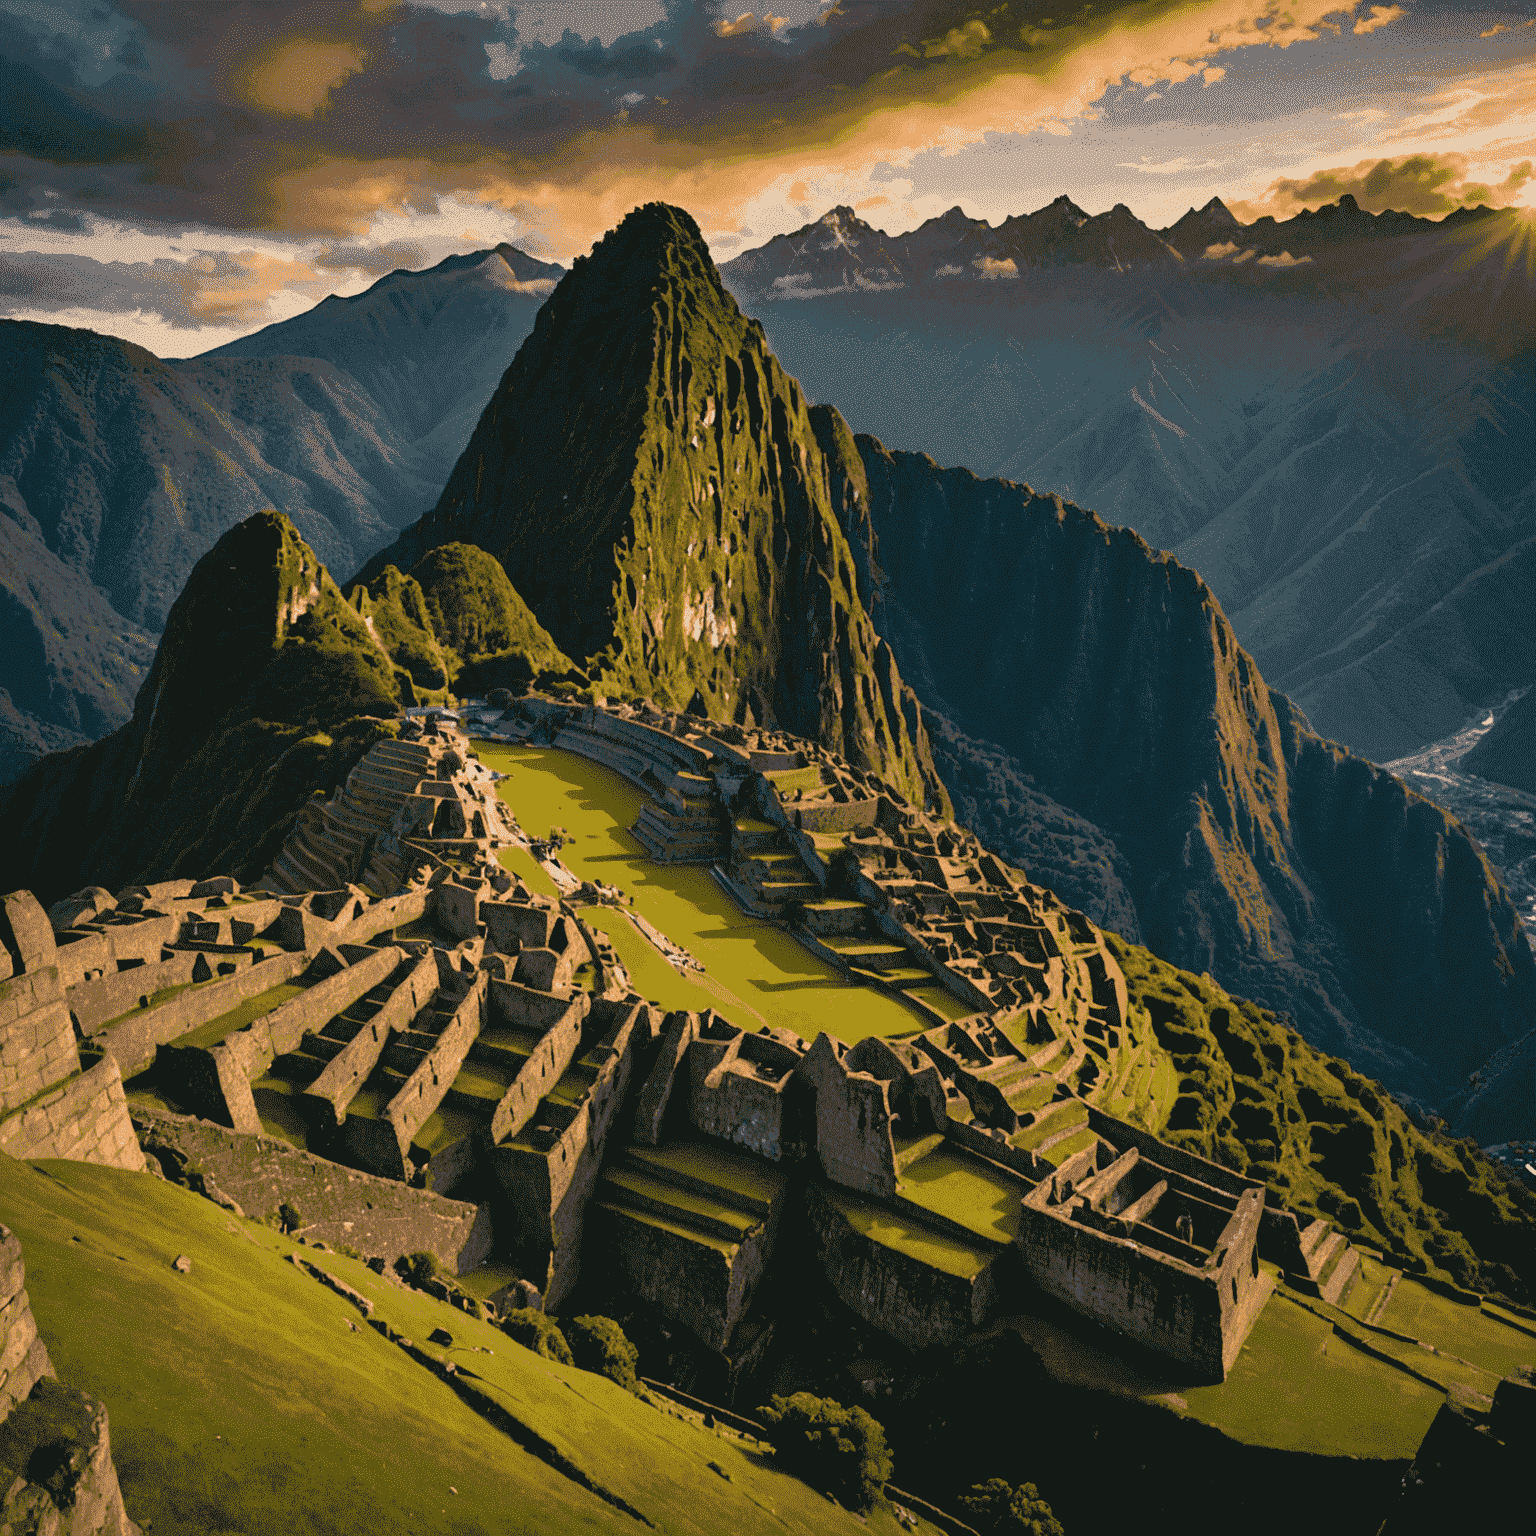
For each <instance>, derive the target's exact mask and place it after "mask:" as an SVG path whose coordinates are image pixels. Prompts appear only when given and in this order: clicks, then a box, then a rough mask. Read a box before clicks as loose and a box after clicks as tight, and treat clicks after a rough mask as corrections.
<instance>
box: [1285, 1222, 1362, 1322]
mask: <svg viewBox="0 0 1536 1536" xmlns="http://www.w3.org/2000/svg"><path fill="white" fill-rule="evenodd" d="M1301 1257H1302V1261H1303V1262H1304V1263H1305V1264H1306V1271H1305V1273H1303V1274H1298V1273H1295V1272H1292V1273H1289V1274H1287V1275H1286V1282H1287V1283H1288V1284H1289V1285H1292V1286H1294V1287H1295V1288H1296V1289H1297V1290H1298V1291H1302V1292H1305V1293H1306V1294H1307V1295H1308V1296H1316V1297H1318V1298H1319V1299H1320V1300H1322V1301H1326V1302H1327V1303H1328V1304H1329V1305H1330V1306H1334V1307H1337V1306H1342V1305H1343V1303H1344V1298H1345V1296H1347V1295H1348V1294H1349V1289H1350V1287H1351V1286H1352V1285H1353V1284H1354V1281H1355V1277H1356V1275H1358V1274H1359V1272H1360V1255H1359V1254H1358V1253H1357V1252H1356V1251H1355V1249H1354V1247H1353V1246H1352V1245H1351V1243H1350V1241H1349V1239H1348V1238H1347V1237H1345V1236H1344V1234H1343V1233H1342V1232H1339V1231H1336V1230H1335V1229H1334V1226H1333V1223H1332V1222H1329V1221H1322V1220H1318V1221H1312V1222H1309V1223H1308V1224H1307V1225H1306V1226H1305V1227H1303V1228H1302V1232H1301Z"/></svg>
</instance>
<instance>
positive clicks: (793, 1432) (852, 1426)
mask: <svg viewBox="0 0 1536 1536" xmlns="http://www.w3.org/2000/svg"><path fill="white" fill-rule="evenodd" d="M757 1412H758V1417H759V1418H761V1419H762V1421H763V1423H764V1424H766V1425H767V1426H768V1439H769V1442H770V1443H771V1444H772V1446H773V1448H774V1451H775V1452H776V1453H777V1455H778V1459H779V1460H780V1461H781V1462H782V1463H783V1464H784V1466H785V1467H787V1468H788V1469H789V1470H790V1471H792V1472H794V1473H796V1474H797V1475H798V1476H800V1477H803V1478H804V1479H805V1480H806V1481H807V1482H808V1483H810V1484H811V1486H812V1487H813V1488H821V1489H823V1490H824V1491H825V1492H827V1493H830V1494H832V1495H833V1497H834V1498H836V1499H837V1501H838V1502H839V1503H840V1504H841V1505H843V1507H844V1508H845V1509H868V1508H870V1507H871V1506H872V1505H873V1504H874V1503H875V1501H876V1500H877V1499H878V1498H879V1497H880V1495H881V1492H882V1491H883V1490H884V1488H885V1485H886V1483H887V1482H888V1481H889V1480H890V1476H891V1453H890V1451H889V1449H888V1448H887V1446H886V1443H885V1430H884V1429H883V1428H882V1427H881V1425H880V1423H879V1421H878V1420H876V1419H874V1418H872V1417H871V1416H870V1415H869V1414H867V1413H866V1412H865V1411H864V1410H863V1409H862V1408H845V1407H843V1405H842V1404H841V1403H838V1402H834V1401H833V1400H832V1399H831V1398H830V1397H816V1396H814V1395H813V1394H812V1393H810V1392H796V1393H795V1394H794V1396H793V1397H777V1396H775V1397H774V1399H773V1401H772V1402H771V1403H769V1404H768V1405H767V1406H765V1407H762V1408H759V1409H758V1410H757Z"/></svg>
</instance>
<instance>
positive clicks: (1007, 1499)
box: [960, 1477, 1064, 1536]
mask: <svg viewBox="0 0 1536 1536" xmlns="http://www.w3.org/2000/svg"><path fill="white" fill-rule="evenodd" d="M960 1503H961V1504H962V1505H963V1506H964V1507H965V1509H966V1510H967V1511H968V1512H969V1513H970V1517H971V1520H972V1521H973V1522H974V1524H975V1526H976V1529H977V1530H978V1531H980V1532H981V1536H1064V1533H1063V1531H1062V1529H1061V1522H1060V1521H1059V1520H1058V1519H1057V1518H1056V1517H1055V1515H1053V1514H1052V1513H1051V1506H1050V1505H1049V1504H1047V1503H1046V1502H1045V1500H1044V1499H1042V1498H1041V1497H1040V1490H1039V1489H1038V1488H1037V1487H1035V1485H1034V1484H1033V1483H1020V1484H1019V1486H1018V1487H1017V1488H1015V1487H1014V1486H1013V1485H1012V1484H1011V1483H1006V1482H1004V1481H1003V1479H1002V1478H1000V1477H994V1478H989V1479H988V1480H987V1481H986V1482H984V1483H977V1484H975V1485H974V1486H973V1487H972V1489H971V1491H970V1492H969V1493H965V1494H961V1496H960Z"/></svg>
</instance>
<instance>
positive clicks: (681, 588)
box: [362, 204, 945, 804]
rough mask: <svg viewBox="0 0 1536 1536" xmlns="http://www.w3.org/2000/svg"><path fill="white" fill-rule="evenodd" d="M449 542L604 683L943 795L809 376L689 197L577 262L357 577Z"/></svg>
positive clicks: (602, 687) (405, 566)
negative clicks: (878, 616) (804, 744)
mask: <svg viewBox="0 0 1536 1536" xmlns="http://www.w3.org/2000/svg"><path fill="white" fill-rule="evenodd" d="M449 541H459V542H463V543H469V544H476V545H478V546H479V547H480V548H482V549H486V550H489V551H490V552H491V553H492V554H494V555H495V556H496V557H497V558H498V559H499V560H500V561H501V563H502V564H503V566H505V568H506V571H507V573H508V575H509V576H510V577H511V579H512V584H513V586H514V587H515V588H516V589H517V591H518V592H519V593H520V594H521V596H522V597H523V598H524V599H525V600H526V602H527V603H528V606H529V607H530V608H531V609H532V611H533V613H534V614H535V615H536V616H537V618H538V620H539V622H540V623H541V624H542V625H543V626H544V627H545V628H546V629H547V630H548V631H549V633H550V635H551V636H553V638H554V641H555V643H556V644H557V645H558V646H559V647H560V648H561V650H563V651H564V652H566V653H567V654H568V655H570V656H572V657H575V658H577V659H579V660H582V661H584V664H585V665H586V667H587V670H588V672H589V673H590V674H591V676H592V680H593V686H594V687H595V688H597V689H598V690H599V691H600V692H609V693H615V694H621V695H622V694H631V695H644V696H649V697H654V698H655V699H657V700H658V701H659V702H662V703H664V704H666V705H668V706H670V707H673V708H685V707H694V708H702V709H703V710H705V711H706V712H707V713H708V714H709V715H710V716H711V717H712V718H715V719H737V720H745V719H747V718H748V717H750V718H751V719H753V720H754V721H757V722H768V721H771V722H774V723H776V724H778V725H779V726H781V727H783V728H784V729H786V730H790V731H793V732H795V733H797V734H799V735H803V736H809V737H812V738H815V739H817V740H819V741H822V742H823V743H825V744H826V745H828V746H830V747H832V748H834V749H835V750H836V751H838V752H840V753H842V754H843V755H844V756H845V757H847V758H848V759H849V760H850V761H851V762H853V763H855V764H857V765H859V766H862V767H865V768H868V769H870V770H872V771H873V772H875V773H877V774H879V775H880V776H881V777H882V778H884V779H885V780H887V782H889V783H891V784H893V785H895V786H896V787H897V788H899V789H900V790H901V791H902V792H903V793H905V794H906V795H907V796H908V797H909V798H911V799H913V800H915V801H917V802H918V803H922V802H923V801H925V800H933V801H935V802H937V803H941V804H942V803H945V799H944V790H943V787H942V785H941V784H940V783H939V781H938V778H937V776H936V775H935V774H934V773H933V771H932V767H931V763H930V762H929V759H928V748H927V738H926V733H925V732H924V730H923V727H922V723H921V719H920V716H919V712H918V709H917V706H916V702H915V700H914V699H913V698H912V695H911V692H910V690H908V689H905V688H904V687H903V685H902V682H901V679H900V676H899V675H898V673H897V670H896V667H895V664H894V661H893V659H892V657H891V653H890V649H889V647H887V646H886V645H885V644H884V642H883V641H881V640H880V639H879V637H878V636H877V635H876V633H875V630H874V626H873V624H872V622H871V621H870V618H869V615H868V613H867V611H866V610H865V607H864V604H863V602H862V601H861V599H860V593H859V588H858V576H857V572H856V564H855V559H854V555H853V551H852V550H850V548H849V545H848V542H847V539H846V538H845V536H844V533H843V531H842V529H841V527H840V526H839V523H838V519H837V515H836V511H835V509H834V507H833V504H832V501H831V493H830V490H829V485H828V479H827V469H826V464H825V462H824V459H823V456H822V454H821V451H820V449H819V447H818V445H817V441H816V437H815V434H814V432H813V431H812V429H811V425H810V419H809V417H808V415H807V412H806V406H805V402H804V400H803V398H802V396H801V394H800V389H799V386H798V385H797V384H796V383H795V381H794V380H793V379H791V378H789V377H788V376H787V375H786V374H785V373H784V371H783V370H782V369H781V368H780V367H779V365H778V363H777V362H776V361H775V359H774V357H773V354H772V353H771V352H770V351H769V350H768V347H767V344H766V342H765V341H764V339H763V334H762V330H761V328H760V327H759V326H757V325H756V324H754V323H753V322H751V321H748V320H747V319H746V318H745V317H744V316H743V315H742V314H741V312H740V311H739V310H738V309H737V307H736V303H735V301H734V300H733V299H732V298H731V297H730V296H729V295H728V294H727V293H726V292H725V291H724V289H723V288H722V287H721V285H720V280H719V276H718V274H717V272H716V271H715V267H714V263H713V262H712V261H711V260H710V258H709V252H708V250H707V249H706V247H705V245H704V243H703V240H702V238H701V237H700V235H699V232H698V229H697V227H696V226H695V225H694V223H693V220H692V219H691V218H689V217H688V215H687V214H685V213H683V212H681V211H680V210H678V209H674V208H669V207H667V206H666V205H664V204H650V205H648V206H647V207H645V208H642V209H638V210H637V211H636V212H634V213H632V214H631V215H630V216H629V217H628V218H627V219H625V220H624V222H623V223H622V224H621V225H620V226H619V227H618V228H617V229H616V230H614V231H612V232H611V233H610V234H609V235H607V236H606V237H605V238H604V239H603V240H602V241H601V242H600V243H599V245H598V246H597V247H596V249H595V250H594V251H593V253H592V255H591V256H590V257H588V258H583V259H580V260H578V261H577V262H576V264H575V266H574V268H573V270H572V271H571V273H570V275H569V276H568V277H566V278H565V279H564V280H562V282H561V284H560V286H559V287H558V288H557V289H556V290H555V292H554V294H553V295H552V296H551V298H550V299H549V302H548V303H547V304H546V305H545V307H544V309H543V310H542V311H540V314H539V318H538V322H537V324H536V326H535V328H534V332H533V335H532V336H531V337H530V338H529V340H528V341H527V342H526V343H525V344H524V346H523V348H522V349H521V350H520V351H519V353H518V355H517V357H516V359H515V361H514V362H513V364H512V366H511V368H509V369H508V370H507V373H506V376H505V377H504V378H503V379H502V382H501V384H500V386H499V387H498V389H497V391H496V394H495V395H494V397H493V398H492V400H491V403H490V405H489V406H487V407H486V411H485V414H484V416H483V417H482V418H481V420H480V424H479V426H477V427H476V429H475V433H474V436H473V437H472V438H471V440H470V443H469V446H468V448H467V449H466V450H465V452H464V455H463V457H462V458H461V459H460V460H459V463H458V465H457V467H456V468H455V470H454V472H453V475H452V477H451V478H450V479H449V482H448V485H447V488H446V489H445V490H444V492H443V496H442V499H441V501H440V502H439V503H438V505H437V507H436V509H435V510H434V511H433V512H432V513H430V514H429V515H428V516H426V517H424V518H423V519H422V520H421V521H420V522H419V523H417V524H415V525H414V526H413V527H412V528H410V529H408V530H407V531H406V533H405V534H404V535H402V537H401V538H400V539H399V540H398V541H397V542H396V543H395V544H394V545H392V546H391V547H390V548H389V549H387V550H384V551H382V552H381V553H380V554H379V555H377V556H375V558H374V560H373V561H372V562H371V563H370V565H369V566H368V567H366V568H365V570H364V572H363V573H362V579H365V580H366V579H370V578H371V577H372V576H373V575H374V573H376V572H377V571H378V569H380V568H381V566H382V565H383V564H384V563H385V562H386V561H388V562H392V563H393V564H395V565H397V566H399V567H400V568H401V569H402V570H411V569H413V568H414V567H415V564H416V562H417V561H418V560H419V559H420V558H421V557H422V556H423V555H426V554H427V553H428V552H429V551H430V550H431V549H433V548H434V547H435V546H437V545H439V544H442V543H445V542H449Z"/></svg>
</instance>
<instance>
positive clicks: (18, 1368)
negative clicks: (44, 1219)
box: [0, 1226, 53, 1420]
mask: <svg viewBox="0 0 1536 1536" xmlns="http://www.w3.org/2000/svg"><path fill="white" fill-rule="evenodd" d="M26 1278H27V1271H26V1265H25V1264H24V1263H23V1262H22V1258H21V1242H20V1240H19V1239H18V1238H17V1236H16V1234H15V1233H14V1232H12V1231H11V1230H10V1229H9V1228H8V1227H3V1226H0V1420H3V1419H5V1418H7V1417H8V1416H9V1414H10V1411H11V1409H12V1408H13V1407H15V1405H16V1404H17V1403H19V1402H21V1401H23V1400H24V1399H25V1398H26V1397H27V1396H28V1394H29V1393H30V1392H31V1391H32V1388H33V1387H35V1386H36V1385H37V1383H38V1382H39V1381H41V1380H42V1379H43V1377H45V1376H52V1375H53V1362H52V1361H51V1360H50V1359H49V1358H48V1347H47V1345H45V1344H44V1343H43V1341H42V1338H41V1337H40V1335H39V1334H38V1331H37V1324H36V1323H35V1322H34V1321H33V1318H32V1303H31V1301H30V1300H29V1299H28V1297H27V1292H26Z"/></svg>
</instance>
